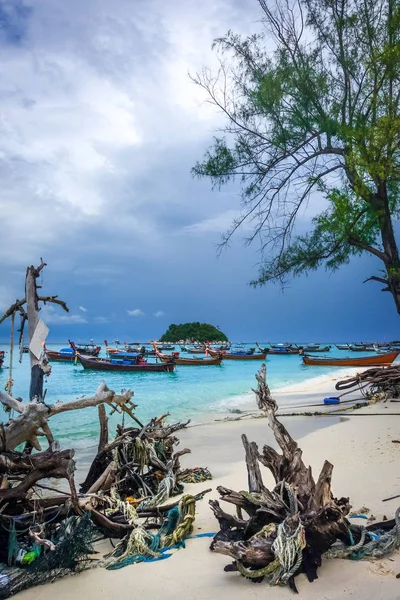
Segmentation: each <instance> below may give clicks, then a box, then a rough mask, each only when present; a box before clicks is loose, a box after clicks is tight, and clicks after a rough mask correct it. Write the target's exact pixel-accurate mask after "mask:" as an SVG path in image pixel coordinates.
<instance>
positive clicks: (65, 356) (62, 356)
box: [46, 350, 75, 362]
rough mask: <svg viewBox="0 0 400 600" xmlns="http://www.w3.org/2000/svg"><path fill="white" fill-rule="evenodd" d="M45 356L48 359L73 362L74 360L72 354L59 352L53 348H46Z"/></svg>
mask: <svg viewBox="0 0 400 600" xmlns="http://www.w3.org/2000/svg"><path fill="white" fill-rule="evenodd" d="M46 356H47V359H48V360H49V361H58V362H73V361H74V360H75V355H74V354H70V355H69V354H61V353H60V352H55V351H53V350H46Z"/></svg>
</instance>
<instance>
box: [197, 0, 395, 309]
mask: <svg viewBox="0 0 400 600" xmlns="http://www.w3.org/2000/svg"><path fill="white" fill-rule="evenodd" d="M273 1H274V3H273V4H272V2H273ZM259 4H260V5H261V8H262V11H263V31H262V33H261V34H259V35H253V36H251V37H249V38H247V39H242V38H241V37H240V36H238V35H235V34H234V33H232V32H228V34H227V35H226V36H225V37H223V38H220V39H217V40H216V41H215V47H216V48H217V49H218V50H219V51H220V52H221V57H220V69H219V72H218V73H217V74H213V73H212V72H211V71H210V70H209V69H206V68H205V69H203V71H202V72H201V73H200V74H197V75H196V76H195V77H194V78H193V79H194V81H195V82H196V83H197V84H198V85H200V86H201V87H202V88H204V89H205V90H206V92H207V94H208V96H209V100H210V101H211V102H212V103H213V104H215V105H216V106H217V107H218V108H219V109H220V110H221V111H222V112H223V113H224V115H225V117H226V120H227V124H226V125H225V126H224V127H223V129H222V132H223V133H225V136H223V137H217V138H216V139H215V141H214V145H213V147H212V148H211V149H209V150H208V151H207V153H206V155H205V157H204V159H203V161H202V162H200V163H197V164H196V166H195V167H194V168H193V173H194V175H196V176H199V177H209V178H210V179H211V180H212V183H213V184H214V186H217V187H219V186H222V185H224V184H227V183H228V182H231V181H233V180H235V179H238V178H239V179H240V181H241V187H242V204H243V211H242V214H241V216H240V217H239V218H238V219H236V220H235V221H234V223H233V224H232V227H231V228H230V230H229V231H228V232H227V233H226V234H225V236H224V238H223V242H222V245H224V244H227V242H228V241H229V240H230V238H231V236H232V235H233V234H234V232H236V231H237V229H238V228H239V227H240V226H241V225H242V224H243V223H244V222H250V223H251V224H252V233H251V235H250V236H249V237H248V238H247V241H248V242H249V243H250V242H252V241H253V240H254V239H255V238H258V239H259V240H260V246H261V252H262V263H261V268H260V273H259V277H258V279H257V280H256V281H253V282H252V283H253V284H254V285H259V284H265V283H266V282H269V281H281V282H284V281H285V280H286V278H287V277H288V276H290V275H292V276H298V275H300V274H302V273H305V272H307V271H309V270H312V269H316V268H318V267H319V266H320V265H322V264H324V265H325V266H326V268H327V269H330V270H334V269H337V268H338V267H340V266H341V265H343V264H346V263H348V262H349V260H350V258H351V257H352V256H354V255H357V254H362V253H364V252H366V253H369V254H372V255H374V256H376V257H377V258H378V259H379V260H380V261H381V263H382V266H383V269H382V270H383V273H382V274H380V275H379V276H376V275H373V276H371V277H370V278H369V280H374V281H378V282H380V283H382V284H383V285H384V288H383V291H389V292H390V293H391V294H392V296H393V299H394V302H395V305H396V309H397V311H398V312H399V313H400V260H399V252H398V248H397V243H396V238H395V231H394V223H395V221H396V219H397V217H398V214H399V209H400V200H399V184H400V151H399V144H400V111H399V102H400V3H399V2H398V1H395V0H271V2H267V0H259ZM271 44H273V46H274V47H273V50H272V51H271V52H269V51H268V50H267V46H268V45H271ZM311 195H314V196H315V197H316V198H318V202H319V206H320V211H319V214H318V215H317V216H316V217H314V219H313V226H312V229H311V230H310V231H309V232H307V233H303V232H301V231H299V229H298V227H297V221H298V215H299V213H301V212H302V211H303V210H304V208H305V205H306V203H307V200H308V199H309V198H310V196H311ZM296 227H297V230H296Z"/></svg>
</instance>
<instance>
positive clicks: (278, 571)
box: [236, 482, 306, 585]
mask: <svg viewBox="0 0 400 600" xmlns="http://www.w3.org/2000/svg"><path fill="white" fill-rule="evenodd" d="M283 490H285V491H286V492H287V495H288V499H289V512H290V514H289V515H288V516H287V517H286V519H285V520H284V521H283V522H282V523H280V524H279V525H278V528H276V525H275V523H269V524H268V525H266V526H265V527H263V528H262V529H261V531H259V532H257V533H256V534H255V535H254V536H253V538H251V539H254V538H256V537H257V538H259V537H270V536H271V535H273V534H274V533H275V532H276V539H275V541H274V543H273V544H272V551H273V553H274V554H275V560H274V561H272V562H271V563H269V564H268V565H266V566H265V567H262V568H261V569H256V570H253V569H248V568H247V567H245V566H244V565H243V563H242V562H241V561H239V560H238V561H236V566H237V569H238V571H239V572H240V573H241V574H242V575H244V576H245V577H248V578H249V579H256V578H258V577H266V576H268V577H270V578H271V579H270V584H271V585H277V584H278V583H281V584H285V583H287V581H288V580H289V579H290V577H292V575H294V573H296V571H297V570H298V569H299V567H300V565H301V561H302V559H303V550H304V548H305V547H306V538H305V531H304V527H303V524H302V522H301V520H300V516H299V517H298V524H297V526H296V528H295V530H294V531H290V529H289V519H293V517H294V516H295V515H298V501H297V496H296V494H295V492H294V491H293V489H292V488H291V486H290V485H289V484H287V483H286V482H285V483H284V485H283V486H281V490H280V496H281V497H282V501H283ZM242 494H243V495H244V496H245V497H246V498H247V499H248V500H249V501H251V502H252V503H253V504H256V505H257V504H261V503H262V501H261V494H254V493H249V492H242Z"/></svg>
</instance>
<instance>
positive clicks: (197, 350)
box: [185, 348, 206, 354]
mask: <svg viewBox="0 0 400 600" xmlns="http://www.w3.org/2000/svg"><path fill="white" fill-rule="evenodd" d="M185 352H188V353H189V354H205V353H206V351H205V350H204V348H188V349H187V350H185Z"/></svg>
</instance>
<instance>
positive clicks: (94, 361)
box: [77, 354, 175, 373]
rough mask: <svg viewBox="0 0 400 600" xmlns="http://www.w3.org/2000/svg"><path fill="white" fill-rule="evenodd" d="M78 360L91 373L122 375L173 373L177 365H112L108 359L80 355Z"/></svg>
mask: <svg viewBox="0 0 400 600" xmlns="http://www.w3.org/2000/svg"><path fill="white" fill-rule="evenodd" d="M77 356H78V360H79V362H80V363H81V365H82V367H83V368H84V369H88V370H91V371H119V372H122V373H155V372H161V373H171V372H172V371H173V370H174V368H175V365H174V363H171V362H169V363H158V364H157V363H154V364H147V365H124V364H117V363H112V362H111V361H110V360H107V359H106V358H92V357H90V356H82V354H78V355H77Z"/></svg>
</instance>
